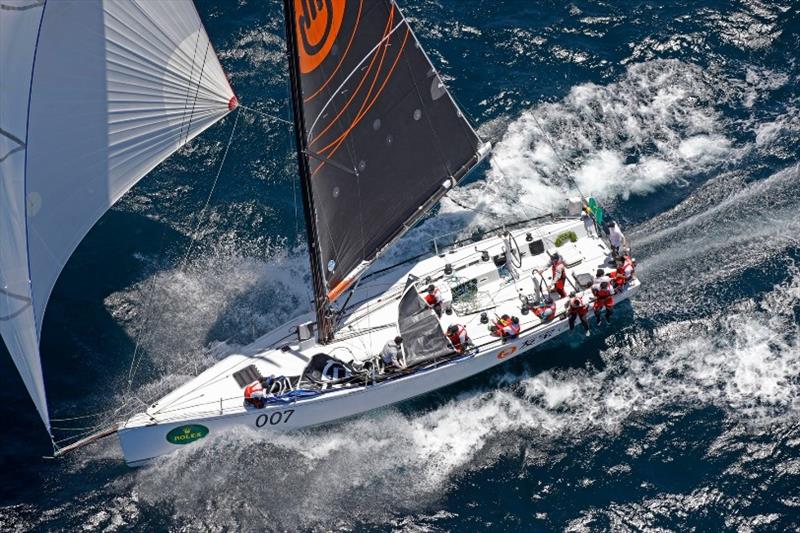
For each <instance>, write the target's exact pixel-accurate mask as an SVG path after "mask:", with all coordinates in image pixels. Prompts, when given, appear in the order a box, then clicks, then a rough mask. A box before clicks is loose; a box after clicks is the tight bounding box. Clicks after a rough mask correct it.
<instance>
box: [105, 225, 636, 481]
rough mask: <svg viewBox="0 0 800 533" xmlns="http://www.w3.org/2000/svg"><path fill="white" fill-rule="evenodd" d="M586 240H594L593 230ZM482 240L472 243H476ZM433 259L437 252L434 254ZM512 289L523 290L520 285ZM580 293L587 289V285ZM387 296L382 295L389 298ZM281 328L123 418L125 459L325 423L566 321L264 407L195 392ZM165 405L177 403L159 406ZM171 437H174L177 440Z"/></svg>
mask: <svg viewBox="0 0 800 533" xmlns="http://www.w3.org/2000/svg"><path fill="white" fill-rule="evenodd" d="M576 227H577V226H576ZM523 231H524V230H523ZM582 240H584V239H582ZM585 240H586V241H590V242H593V241H597V242H599V241H598V240H597V239H594V238H587V239H585ZM579 242H580V241H579ZM480 244H481V243H477V245H480ZM593 245H594V246H597V243H596V242H593ZM433 259H439V258H437V257H434V258H433ZM592 259H594V258H592ZM592 259H590V258H588V257H587V259H586V264H585V265H584V268H583V270H582V271H583V272H585V271H586V268H585V267H591V268H596V262H595V263H592ZM427 261H431V260H427ZM515 287H516V284H515ZM638 287H639V282H638V281H636V280H634V281H633V282H632V284H631V285H630V286H629V287H628V288H627V289H626V290H624V291H622V292H620V293H619V294H617V295H616V297H615V301H616V302H620V301H623V300H625V299H627V298H629V296H630V295H631V294H632V293H634V292H635V291H636V290H637V289H638ZM518 290H520V291H521V289H518ZM585 294H588V291H586V293H585ZM386 299H387V300H388V298H386ZM378 301H380V300H378ZM564 304H565V301H563V300H562V301H561V302H559V308H558V310H559V314H561V313H562V310H563V306H564ZM382 307H386V306H385V305H383V306H382ZM498 307H499V306H498ZM517 308H518V307H517ZM371 312H372V313H373V315H375V314H377V313H378V311H371ZM395 316H396V311H395ZM446 318H447V317H446V316H445V317H443V319H442V321H443V322H444V321H445V320H446ZM462 321H463V319H462ZM295 323H297V322H295ZM470 327H472V328H473V329H472V330H470V331H477V326H470ZM484 327H485V326H484ZM285 331H286V329H285V328H279V330H278V331H276V333H273V334H271V335H267V336H266V337H265V338H263V339H261V340H260V341H261V344H260V345H259V346H256V347H255V348H253V350H252V353H253V354H258V355H237V356H231V357H229V358H227V359H225V360H223V361H221V362H220V363H218V364H217V365H215V367H213V368H212V369H209V370H207V371H206V372H204V373H203V374H201V375H200V376H198V377H197V378H195V380H193V382H192V383H194V382H196V383H195V385H194V388H191V387H190V385H191V383H190V384H187V385H185V386H184V387H182V389H184V388H186V387H189V388H187V389H186V390H182V389H181V390H179V391H176V392H175V393H173V394H172V395H170V396H167V397H166V398H165V399H163V400H160V401H159V403H157V404H154V405H153V406H152V407H151V409H149V410H148V413H147V414H146V413H142V414H139V415H136V416H135V417H133V418H132V419H130V420H128V421H127V422H126V423H125V424H123V425H122V426H121V427H120V430H119V439H120V442H121V444H122V450H123V452H124V455H125V460H126V462H127V463H128V464H129V465H131V466H139V465H142V464H144V463H146V462H147V461H149V460H152V459H153V458H155V457H158V456H161V455H164V454H168V453H170V452H173V451H175V450H177V449H179V448H181V447H182V446H183V444H182V442H187V443H188V442H191V441H194V440H202V437H204V436H205V435H206V434H216V433H219V432H222V431H224V430H229V429H231V428H235V427H237V426H246V427H250V428H252V429H255V430H258V431H263V432H264V434H265V438H267V435H268V434H269V433H271V432H273V431H281V432H283V431H289V430H295V429H300V428H306V427H310V426H316V425H320V424H325V423H329V422H333V421H336V420H340V419H343V418H347V417H351V416H354V415H358V414H361V413H364V412H367V411H370V410H372V409H376V408H380V407H384V406H387V405H391V404H394V403H397V402H402V401H404V400H408V399H410V398H414V397H416V396H419V395H421V394H425V393H427V392H430V391H433V390H436V389H439V388H442V387H445V386H447V385H450V384H453V383H456V382H458V381H461V380H463V379H465V378H468V377H470V376H473V375H475V374H477V373H479V372H482V371H484V370H487V369H489V368H492V367H494V366H496V365H498V364H501V363H503V362H505V361H507V360H509V359H512V358H514V357H516V356H518V355H520V354H522V353H525V352H526V351H528V350H530V349H533V348H535V347H537V346H539V345H541V344H542V343H544V342H547V341H548V340H551V339H553V338H555V337H557V336H559V335H561V334H563V333H565V332H567V331H568V321H567V320H566V319H565V318H564V317H563V315H562V316H560V317H557V318H556V319H555V320H552V321H550V322H542V323H540V324H538V325H535V326H534V327H530V328H527V329H526V328H524V327H523V331H522V333H521V334H520V336H519V337H518V338H517V339H514V340H507V341H503V340H500V339H495V340H492V339H489V340H488V342H485V343H477V342H476V344H478V345H479V346H480V348H479V351H478V352H477V353H474V354H471V355H464V356H460V357H456V358H454V359H450V360H448V361H445V362H441V363H439V364H438V365H424V364H423V365H421V366H420V368H419V369H418V370H416V371H414V372H413V373H410V374H408V375H404V376H402V377H396V378H394V379H390V380H387V381H383V382H378V383H375V384H370V385H366V386H363V385H362V386H358V387H349V388H343V389H333V390H330V391H327V392H323V393H322V394H319V395H318V396H315V397H311V398H307V399H300V400H296V401H293V402H291V403H287V404H284V405H268V406H267V407H265V408H263V409H256V408H254V407H250V406H248V407H244V405H243V399H242V396H241V395H238V396H236V397H234V398H226V397H225V396H226V394H225V393H222V392H220V393H219V394H218V398H219V401H218V404H217V403H215V402H214V401H210V399H211V398H213V397H214V396H213V394H214V393H208V394H206V393H203V394H200V393H199V392H198V391H201V390H204V391H205V390H209V391H213V390H214V389H212V386H215V385H213V384H214V383H216V382H217V381H220V380H222V378H223V377H224V378H227V379H226V380H225V383H226V386H227V384H228V382H230V381H233V380H232V379H230V376H231V374H232V372H233V371H234V370H235V369H239V368H242V367H243V366H244V365H246V364H249V363H250V362H252V361H253V360H257V359H259V360H263V359H268V357H265V354H268V355H269V357H276V355H274V354H276V353H280V352H276V351H275V349H274V346H275V345H276V344H278V343H276V342H275V341H276V340H279V338H280V340H281V341H283V339H285V337H286V336H285ZM575 334H576V335H583V330H582V328H581V327H580V325H579V324H578V325H576V332H575ZM389 335H391V336H393V335H394V333H393V332H391V333H384V334H383V335H382V336H381V337H380V338H379V341H380V342H379V344H378V346H379V345H380V344H381V343H383V342H385V339H386V338H387V336H389ZM389 338H391V337H389ZM255 344H259V341H256V343H255ZM263 344H272V345H273V346H272V349H271V350H272V351H270V350H265V349H264V347H263ZM362 346H363V344H362ZM323 349H324V348H322V347H318V346H314V347H313V348H312V349H311V350H308V351H311V352H319V351H321V350H323ZM334 350H335V349H334ZM372 350H373V352H372V353H373V355H374V353H376V352H375V351H374V350H375V349H374V348H372ZM283 353H284V355H285V356H286V357H292V355H302V354H301V353H299V352H298V353H295V352H294V350H291V351H287V350H284V352H283ZM218 367H220V368H218ZM192 395H194V396H192ZM188 396H192V397H193V398H194V399H195V400H194V401H195V403H197V402H196V400H197V399H198V398H202V399H203V400H209V401H205V405H206V407H204V408H203V410H202V411H197V409H194V408H193V407H182V406H183V405H186V401H185V398H186V397H188ZM182 402H183V403H182ZM164 405H166V406H171V405H174V406H176V407H173V408H171V409H166V410H165V409H164ZM192 415H194V416H192ZM168 435H173V437H171V439H172V441H170V440H168ZM175 435H177V437H175ZM176 440H177V442H175V441H176Z"/></svg>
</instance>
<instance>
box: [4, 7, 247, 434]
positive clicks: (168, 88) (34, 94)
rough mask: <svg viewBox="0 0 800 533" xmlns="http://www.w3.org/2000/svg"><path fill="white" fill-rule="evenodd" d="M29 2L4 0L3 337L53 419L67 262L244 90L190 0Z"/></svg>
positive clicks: (44, 412) (36, 397) (42, 409)
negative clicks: (42, 345) (47, 325)
mask: <svg viewBox="0 0 800 533" xmlns="http://www.w3.org/2000/svg"><path fill="white" fill-rule="evenodd" d="M26 1H28V0H3V5H4V7H5V6H11V7H26V8H25V9H2V10H0V63H1V64H0V68H1V69H2V71H1V72H0V84H1V85H2V91H0V131H8V132H10V133H11V137H9V136H6V135H0V334H1V335H2V338H3V340H4V341H5V344H6V346H7V348H8V351H9V352H10V354H11V356H12V358H13V359H14V362H15V364H16V366H17V368H18V370H19V372H20V375H21V376H22V378H23V381H24V382H25V385H26V387H27V389H28V391H29V393H30V395H31V397H32V398H33V400H34V403H35V404H36V407H37V409H38V411H39V414H40V415H41V417H42V420H43V421H44V422H45V425H47V426H48V427H49V417H48V414H47V402H46V397H45V393H44V386H43V379H42V370H41V363H40V358H39V336H40V334H41V327H42V322H43V317H44V311H45V307H46V305H47V300H48V298H49V297H50V293H51V291H52V288H53V286H54V284H55V282H56V280H57V278H58V275H59V273H60V272H61V269H62V268H63V266H64V264H65V263H66V262H67V260H68V259H69V257H70V255H71V254H72V252H73V251H74V249H75V248H76V247H77V245H78V244H79V243H80V241H81V240H82V239H83V237H84V236H85V234H86V233H87V232H88V231H89V229H90V228H91V227H92V226H93V225H94V224H95V222H96V221H97V220H98V219H99V218H100V217H101V216H102V215H103V214H104V213H105V212H106V211H107V210H108V209H109V208H110V207H111V205H113V204H114V203H115V202H116V201H117V200H118V199H119V198H120V197H121V196H122V195H124V194H125V193H126V192H127V191H128V190H130V188H131V187H133V186H134V185H135V184H136V183H137V182H138V181H139V180H140V179H141V178H142V177H144V176H145V175H146V174H147V173H148V172H150V171H151V170H152V169H153V168H155V167H156V166H157V165H158V164H159V163H160V162H162V161H163V160H164V159H166V158H167V157H169V156H170V155H171V154H172V153H174V152H175V151H176V150H178V149H179V148H180V147H181V146H183V145H184V144H185V143H187V142H188V141H190V140H191V139H193V138H194V137H196V136H197V135H199V134H200V133H201V132H202V131H204V130H205V129H207V128H208V127H210V126H211V125H213V124H215V123H216V122H217V121H219V120H220V119H221V118H223V117H224V116H225V115H227V114H228V113H229V112H230V110H231V109H232V107H233V105H235V96H234V95H233V91H232V89H231V87H230V85H229V83H228V80H227V77H226V76H225V74H224V72H223V70H222V66H221V65H220V63H219V60H218V58H217V56H216V53H215V52H214V51H213V47H212V46H211V44H210V42H209V40H208V36H207V34H206V32H205V29H204V28H203V25H202V23H201V21H200V17H199V16H198V14H197V11H196V10H195V7H194V4H193V3H192V2H191V0H172V1H170V2H135V1H129V2H120V1H115V0H59V1H57V2H56V1H51V2H42V3H41V4H38V5H35V6H29V4H28V3H26ZM34 51H35V61H34ZM13 138H17V139H25V143H24V146H19V143H15V145H14V146H13V147H12V146H10V144H11V143H12V142H14V141H13Z"/></svg>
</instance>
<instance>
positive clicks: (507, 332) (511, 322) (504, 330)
mask: <svg viewBox="0 0 800 533" xmlns="http://www.w3.org/2000/svg"><path fill="white" fill-rule="evenodd" d="M521 330H522V326H521V325H520V323H519V318H517V317H515V316H512V317H509V316H508V315H503V316H502V317H500V320H498V321H497V323H496V324H495V330H494V334H495V335H497V336H499V337H503V338H504V339H516V338H517V336H519V332H520V331H521Z"/></svg>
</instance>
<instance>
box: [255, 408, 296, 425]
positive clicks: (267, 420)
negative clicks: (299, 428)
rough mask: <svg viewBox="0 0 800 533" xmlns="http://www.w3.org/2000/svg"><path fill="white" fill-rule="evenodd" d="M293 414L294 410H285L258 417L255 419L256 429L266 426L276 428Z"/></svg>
mask: <svg viewBox="0 0 800 533" xmlns="http://www.w3.org/2000/svg"><path fill="white" fill-rule="evenodd" d="M293 413H294V409H286V410H285V411H275V412H274V413H272V414H269V415H266V414H264V415H259V417H258V418H256V427H258V428H263V427H264V426H266V425H267V424H269V425H270V426H277V425H278V424H280V423H284V424H285V423H287V422H288V421H289V419H290V418H291V417H292V414H293Z"/></svg>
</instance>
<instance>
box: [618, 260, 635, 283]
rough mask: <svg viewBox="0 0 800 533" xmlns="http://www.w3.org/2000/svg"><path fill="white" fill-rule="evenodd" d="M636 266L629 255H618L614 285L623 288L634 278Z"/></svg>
mask: <svg viewBox="0 0 800 533" xmlns="http://www.w3.org/2000/svg"><path fill="white" fill-rule="evenodd" d="M634 272H635V268H634V266H633V260H632V259H631V258H630V256H629V255H624V256H622V257H617V270H616V272H614V285H615V286H616V287H617V288H619V289H622V288H624V287H625V285H627V284H628V282H629V281H630V280H631V279H633V274H634Z"/></svg>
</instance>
